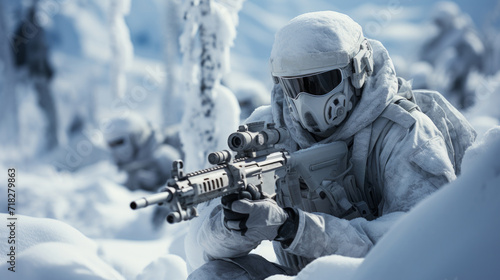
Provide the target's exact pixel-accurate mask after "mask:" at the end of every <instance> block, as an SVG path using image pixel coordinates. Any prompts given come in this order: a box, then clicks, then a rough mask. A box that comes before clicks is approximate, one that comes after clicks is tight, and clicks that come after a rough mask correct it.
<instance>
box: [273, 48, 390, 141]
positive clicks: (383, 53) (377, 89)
mask: <svg viewBox="0 0 500 280" xmlns="http://www.w3.org/2000/svg"><path fill="white" fill-rule="evenodd" d="M369 42H370V44H371V46H372V48H373V60H374V71H373V74H372V75H371V76H369V77H368V78H367V80H366V82H365V85H364V86H363V89H362V94H361V99H360V100H359V102H358V103H357V105H356V107H355V108H354V109H353V111H352V112H351V115H350V116H349V117H348V119H346V121H345V122H344V123H343V124H342V125H341V126H340V127H339V128H338V129H337V130H336V131H335V132H334V133H333V134H332V135H331V136H330V137H328V138H326V139H324V140H322V141H317V140H316V139H314V137H313V136H312V135H311V134H310V133H309V132H308V131H307V130H305V129H303V128H302V127H301V126H300V124H299V123H297V122H294V121H293V120H292V119H291V117H290V112H289V111H288V107H287V106H283V102H284V96H283V91H282V90H281V87H280V86H279V85H275V87H274V89H273V93H272V103H271V104H272V105H271V106H272V114H273V120H274V122H275V123H276V124H277V125H279V126H284V127H287V128H288V130H289V132H290V135H291V137H292V139H293V140H294V141H295V143H296V144H298V146H299V147H300V148H302V149H304V148H308V147H310V146H312V145H313V144H316V143H329V142H333V141H346V140H348V139H349V138H351V137H352V136H354V135H355V134H356V133H357V132H358V131H360V130H361V129H363V128H365V127H366V126H368V125H370V124H371V123H372V122H373V121H375V119H377V118H378V117H379V116H380V114H381V113H382V112H383V111H384V109H385V107H386V106H387V105H388V104H389V103H390V102H391V101H392V98H393V97H394V96H395V95H396V93H397V91H398V80H397V77H396V71H395V70H394V65H393V63H392V60H391V58H390V57H389V54H388V52H387V50H386V48H385V47H384V46H383V45H382V43H380V42H379V41H377V40H369ZM288 148H290V149H291V150H293V148H292V147H288Z"/></svg>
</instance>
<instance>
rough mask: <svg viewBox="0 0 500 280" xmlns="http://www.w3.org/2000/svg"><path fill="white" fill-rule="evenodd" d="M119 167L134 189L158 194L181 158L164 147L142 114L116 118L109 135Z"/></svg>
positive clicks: (108, 140)
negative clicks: (174, 162) (175, 161)
mask: <svg viewBox="0 0 500 280" xmlns="http://www.w3.org/2000/svg"><path fill="white" fill-rule="evenodd" d="M105 137H106V142H107V143H108V146H109V148H110V150H111V154H112V156H113V159H114V161H115V162H116V164H117V165H118V168H119V169H120V170H122V171H125V172H126V173H127V181H126V182H125V184H124V185H125V186H126V187H127V188H129V189H130V190H135V189H144V190H148V191H156V190H158V188H159V187H161V186H162V185H163V184H165V182H166V181H167V179H168V178H170V171H171V169H172V162H173V161H174V160H177V159H180V154H179V152H178V151H177V150H176V149H174V148H173V147H171V146H169V145H165V144H161V143H162V141H160V140H159V139H158V135H156V133H155V131H154V130H153V128H152V127H151V125H150V124H149V123H148V122H147V121H146V119H144V118H143V117H142V116H140V115H138V114H133V113H130V114H128V115H127V116H126V117H118V118H114V119H113V120H112V121H111V122H110V126H109V129H108V130H107V131H106V133H105Z"/></svg>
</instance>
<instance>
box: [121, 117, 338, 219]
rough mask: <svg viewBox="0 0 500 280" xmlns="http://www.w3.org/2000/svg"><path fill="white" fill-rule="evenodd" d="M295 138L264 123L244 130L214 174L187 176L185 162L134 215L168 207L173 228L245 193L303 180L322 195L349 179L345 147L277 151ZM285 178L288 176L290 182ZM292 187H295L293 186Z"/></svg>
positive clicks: (215, 157) (220, 156) (219, 155)
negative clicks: (215, 202) (206, 205)
mask: <svg viewBox="0 0 500 280" xmlns="http://www.w3.org/2000/svg"><path fill="white" fill-rule="evenodd" d="M288 137H289V135H288V132H287V130H286V129H284V128H278V127H275V125H274V124H265V123H264V122H256V123H250V124H247V125H242V126H240V127H239V129H238V131H237V132H235V133H232V134H231V135H229V137H228V146H229V148H230V149H231V150H232V151H233V152H236V155H235V159H234V160H233V159H232V153H231V152H230V151H227V150H224V151H220V152H214V153H211V154H210V155H209V156H208V161H209V162H210V163H211V164H212V165H214V167H212V168H208V169H204V170H199V171H196V172H192V173H189V174H184V171H183V162H182V161H181V160H179V161H174V162H173V169H172V178H171V179H169V180H168V181H167V184H166V186H165V187H164V188H163V189H161V190H160V192H158V193H156V194H153V195H151V196H148V197H143V198H140V199H137V200H135V201H132V202H131V203H130V207H131V208H132V209H139V208H144V207H147V206H149V205H153V204H159V205H162V204H167V205H168V206H169V208H170V209H171V210H172V211H171V212H170V213H169V214H168V215H167V221H168V222H169V223H171V224H172V223H178V222H181V221H186V220H190V219H192V218H194V217H196V216H198V213H197V211H196V208H195V206H196V205H198V204H200V203H202V202H206V201H209V200H212V199H214V198H217V197H220V196H225V195H229V194H233V193H239V192H240V191H242V190H245V189H246V188H247V187H248V186H255V187H257V188H259V189H260V190H267V192H269V190H271V191H272V192H274V189H275V184H276V181H277V180H284V178H296V179H297V180H294V182H297V186H296V187H299V186H298V178H299V177H300V178H301V179H302V180H303V181H304V182H305V183H306V184H307V185H308V186H309V187H310V188H311V187H312V188H315V189H319V188H320V186H321V185H322V182H323V181H324V180H331V181H334V180H336V178H338V177H339V176H342V175H345V174H344V173H345V172H344V171H345V170H346V165H347V146H346V144H345V143H344V142H333V143H329V144H321V145H315V146H313V147H311V148H308V149H304V150H299V151H296V152H292V153H290V152H288V151H286V150H283V149H281V150H280V149H279V148H277V146H278V145H279V144H282V143H284V142H285V141H286V140H287V139H288ZM285 175H288V176H286V177H285ZM290 184H293V183H291V182H290Z"/></svg>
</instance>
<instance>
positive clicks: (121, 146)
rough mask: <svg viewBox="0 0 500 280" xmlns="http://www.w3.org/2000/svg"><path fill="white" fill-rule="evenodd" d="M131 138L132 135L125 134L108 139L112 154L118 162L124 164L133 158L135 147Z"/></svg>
mask: <svg viewBox="0 0 500 280" xmlns="http://www.w3.org/2000/svg"><path fill="white" fill-rule="evenodd" d="M130 140H131V139H130V137H128V136H123V137H118V138H116V139H113V140H109V141H108V146H109V148H110V149H111V154H112V155H113V158H114V159H115V161H116V162H117V163H121V164H124V163H128V162H130V161H131V160H132V158H133V155H134V147H133V144H132V142H131V141H130Z"/></svg>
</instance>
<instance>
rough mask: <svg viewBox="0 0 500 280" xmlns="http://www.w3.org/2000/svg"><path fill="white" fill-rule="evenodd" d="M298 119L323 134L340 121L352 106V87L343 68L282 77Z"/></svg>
mask: <svg viewBox="0 0 500 280" xmlns="http://www.w3.org/2000/svg"><path fill="white" fill-rule="evenodd" d="M279 82H280V84H281V86H282V88H283V90H284V92H285V96H286V97H285V99H286V101H287V103H288V107H289V109H290V112H291V116H292V118H293V119H294V120H295V121H298V122H300V124H301V125H302V126H303V127H304V128H305V129H307V130H308V131H309V132H311V133H314V134H318V135H321V134H323V133H325V132H327V131H329V130H330V129H331V128H333V127H336V126H338V125H340V124H341V123H342V122H343V121H344V120H345V118H346V116H347V113H348V112H349V111H350V110H351V109H352V102H351V97H352V95H353V94H352V92H353V91H352V90H351V89H350V87H349V82H348V81H347V77H346V75H344V74H343V73H342V71H341V70H340V69H334V70H330V71H327V72H324V73H319V74H315V75H310V76H306V77H299V78H279Z"/></svg>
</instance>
